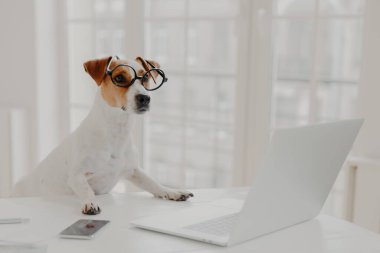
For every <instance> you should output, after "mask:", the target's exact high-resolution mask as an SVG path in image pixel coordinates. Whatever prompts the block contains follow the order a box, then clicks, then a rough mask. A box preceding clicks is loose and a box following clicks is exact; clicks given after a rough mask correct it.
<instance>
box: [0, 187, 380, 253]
mask: <svg viewBox="0 0 380 253" xmlns="http://www.w3.org/2000/svg"><path fill="white" fill-rule="evenodd" d="M194 193H195V197H194V198H193V199H191V200H190V201H188V202H172V201H165V200H161V199H155V198H153V197H151V195H149V194H147V193H130V194H107V195H102V196H97V198H98V201H99V203H100V206H101V207H102V209H103V210H102V213H101V214H100V215H97V216H96V217H94V218H95V219H107V220H111V223H110V224H109V225H107V227H105V228H104V230H102V231H101V232H99V234H98V235H97V237H96V238H94V239H93V240H90V241H86V240H68V239H60V238H58V236H57V234H58V233H59V232H60V231H61V230H63V229H64V228H65V227H67V226H68V225H70V224H71V223H73V222H74V221H76V220H78V219H83V218H91V217H89V216H85V215H81V213H80V204H79V201H78V200H77V199H76V198H75V197H74V196H65V197H57V198H54V199H42V198H19V199H0V217H28V218H30V219H31V221H30V222H29V223H26V224H12V225H0V240H10V241H22V242H42V243H47V244H48V252H54V253H60V252H65V253H66V252H92V253H94V252H123V253H124V252H134V253H138V252H149V253H154V252H202V253H203V252H248V251H249V252H253V250H255V252H260V253H265V252H281V253H286V252H291V253H295V252H308V253H310V252H318V253H319V252H344V253H350V252H355V253H356V252H366V253H369V252H380V235H378V234H375V233H372V232H370V231H367V230H365V229H362V228H360V227H358V226H356V225H354V224H351V223H348V222H345V221H342V220H338V219H335V218H332V217H329V216H319V217H318V218H316V219H314V220H311V221H309V222H305V223H302V224H300V225H297V226H294V227H291V228H288V229H285V230H281V231H278V232H275V233H272V234H270V235H267V236H263V237H260V238H257V239H255V240H251V241H249V242H247V243H244V244H240V245H236V246H233V247H229V248H223V247H218V246H214V245H209V244H205V243H201V242H196V241H192V240H188V239H182V238H178V237H173V236H170V235H165V234H160V233H155V232H150V231H145V230H140V229H138V228H133V227H131V226H130V225H129V221H130V220H131V219H133V218H137V217H142V216H146V215H151V214H157V213H161V212H166V211H173V210H178V209H181V208H186V207H187V206H191V205H199V204H201V203H202V202H206V201H216V202H215V203H219V204H222V203H223V201H219V200H222V199H226V198H229V199H231V198H233V199H244V196H245V194H246V189H208V190H196V191H194ZM237 203H239V202H237Z"/></svg>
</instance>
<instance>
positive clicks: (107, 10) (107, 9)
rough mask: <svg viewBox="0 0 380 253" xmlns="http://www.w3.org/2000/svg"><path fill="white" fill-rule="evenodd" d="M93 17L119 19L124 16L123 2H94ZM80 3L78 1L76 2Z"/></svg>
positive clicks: (117, 0)
mask: <svg viewBox="0 0 380 253" xmlns="http://www.w3.org/2000/svg"><path fill="white" fill-rule="evenodd" d="M94 1H95V3H94V9H95V15H96V16H97V17H103V18H121V17H123V16H124V15H125V0H94ZM77 2H80V1H77Z"/></svg>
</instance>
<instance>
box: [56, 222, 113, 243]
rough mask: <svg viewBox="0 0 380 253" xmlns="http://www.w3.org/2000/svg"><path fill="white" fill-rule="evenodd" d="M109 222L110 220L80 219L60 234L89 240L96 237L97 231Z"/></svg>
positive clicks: (62, 236)
mask: <svg viewBox="0 0 380 253" xmlns="http://www.w3.org/2000/svg"><path fill="white" fill-rule="evenodd" d="M109 222H110V221H108V220H78V221H77V222H75V223H73V224H72V225H71V226H69V227H67V228H66V229H65V230H63V231H62V232H61V233H59V236H60V237H61V238H71V239H87V240H89V239H92V238H94V235H95V233H96V232H98V231H99V230H100V229H101V228H102V227H104V226H105V225H107V223H109Z"/></svg>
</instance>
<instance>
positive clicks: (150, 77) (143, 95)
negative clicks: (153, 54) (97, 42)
mask: <svg viewBox="0 0 380 253" xmlns="http://www.w3.org/2000/svg"><path fill="white" fill-rule="evenodd" d="M83 65H84V69H85V71H86V72H87V73H88V74H89V75H90V76H91V77H92V78H93V79H94V81H95V82H96V84H97V85H98V86H99V87H100V90H101V91H100V92H101V94H102V97H103V99H104V100H105V101H106V102H107V104H108V105H109V106H111V107H118V108H121V109H122V110H124V111H131V112H135V113H138V114H141V113H144V112H146V111H148V110H149V104H150V96H149V91H151V90H155V89H158V88H159V87H160V86H161V85H162V84H163V83H164V82H166V81H167V78H166V77H165V75H164V72H163V71H162V70H160V69H159V67H160V65H159V64H158V63H157V62H156V61H153V60H145V59H143V58H142V57H137V58H136V60H134V61H133V60H120V59H119V58H118V57H111V56H110V57H106V58H101V59H95V60H90V61H87V62H85V63H84V64H83Z"/></svg>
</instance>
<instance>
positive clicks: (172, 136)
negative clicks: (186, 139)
mask: <svg viewBox="0 0 380 253" xmlns="http://www.w3.org/2000/svg"><path fill="white" fill-rule="evenodd" d="M147 126H148V127H149V132H148V143H151V142H154V143H165V144H171V145H175V146H178V147H180V146H181V143H182V141H183V135H184V133H183V131H184V127H183V124H182V122H181V121H180V120H179V119H175V118H173V119H170V118H161V117H154V116H150V117H149V121H148V122H147Z"/></svg>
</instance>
